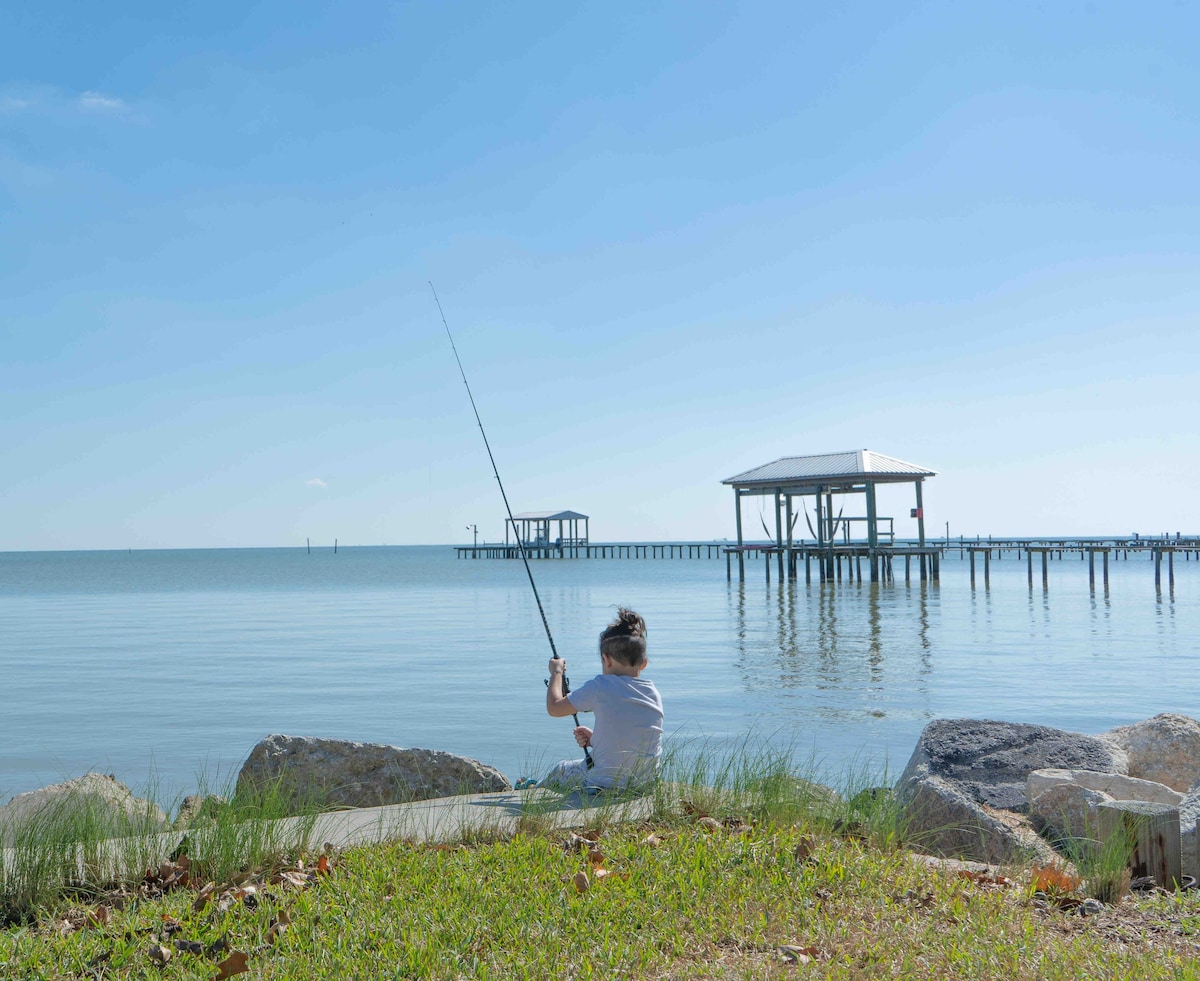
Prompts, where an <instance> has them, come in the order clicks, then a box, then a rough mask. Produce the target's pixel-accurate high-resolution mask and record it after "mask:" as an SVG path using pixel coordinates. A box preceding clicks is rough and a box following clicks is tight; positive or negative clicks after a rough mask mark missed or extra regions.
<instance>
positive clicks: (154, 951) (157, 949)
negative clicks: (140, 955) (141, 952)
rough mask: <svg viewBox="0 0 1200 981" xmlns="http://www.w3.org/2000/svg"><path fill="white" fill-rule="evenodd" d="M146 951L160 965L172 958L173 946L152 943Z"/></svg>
mask: <svg viewBox="0 0 1200 981" xmlns="http://www.w3.org/2000/svg"><path fill="white" fill-rule="evenodd" d="M146 953H147V954H149V955H150V960H152V961H154V963H155V964H158V965H160V966H161V965H163V964H166V963H167V961H169V960H170V959H171V948H170V947H164V946H163V945H162V944H151V945H150V949H149V950H147V951H146Z"/></svg>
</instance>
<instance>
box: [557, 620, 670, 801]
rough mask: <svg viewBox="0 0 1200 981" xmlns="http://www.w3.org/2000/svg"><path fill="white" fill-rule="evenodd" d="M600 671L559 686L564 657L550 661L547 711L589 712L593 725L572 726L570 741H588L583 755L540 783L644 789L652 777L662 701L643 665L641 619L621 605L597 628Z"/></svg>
mask: <svg viewBox="0 0 1200 981" xmlns="http://www.w3.org/2000/svg"><path fill="white" fill-rule="evenodd" d="M600 663H601V666H602V668H603V670H602V672H601V673H600V674H598V675H597V676H596V677H595V678H592V679H591V680H590V681H588V682H585V683H584V684H583V685H582V686H581V687H580V688H578V689H576V690H575V691H571V692H568V693H564V692H563V687H564V685H563V679H564V677H565V675H566V671H567V662H566V661H565V660H564V659H563V658H554V659H552V660H551V661H550V681H549V684H548V686H547V688H546V711H547V712H549V713H550V715H551V716H553V717H554V718H556V719H561V718H565V717H566V716H569V715H574V714H575V713H577V712H591V713H593V714H594V715H595V717H596V722H595V728H594V729H593V728H588V727H587V726H577V727H576V729H575V741H576V742H577V743H578V744H579V745H580V746H582V747H590V748H591V751H592V759H593V761H594V766H592V767H591V768H590V769H589V768H588V765H587V762H588V761H587V760H586V759H584V760H564V761H563V762H561V763H559V764H558V765H557V766H556V767H555V768H554V769H553V770H552V771H551V772H550V775H549V776H548V777H546V779H545V780H543V781H542V786H551V787H557V788H560V789H574V788H577V787H583V788H586V789H588V790H609V789H629V790H639V789H644V788H645V787H647V786H648V785H649V784H650V783H652V782H653V780H654V777H655V773H656V771H657V768H658V758H659V756H660V755H661V754H662V732H663V704H662V696H661V695H659V693H658V689H657V688H655V687H654V682H653V681H650V680H649V679H647V678H642V677H641V674H642V672H643V671H644V670H645V669H646V665H647V663H648V662H647V660H646V621H645V620H643V619H642V618H641V617H640V616H638V615H637V614H636V613H634V612H633V610H627V609H625V608H624V607H621V608H620V609H618V611H617V619H616V620H614V621H613V622H612V623H610V624H609V625H608V626H607V627H606V628H605V629H604V631H603V632H602V633H601V634H600Z"/></svg>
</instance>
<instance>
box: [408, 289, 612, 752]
mask: <svg viewBox="0 0 1200 981" xmlns="http://www.w3.org/2000/svg"><path fill="white" fill-rule="evenodd" d="M429 289H430V291H431V292H432V293H433V302H434V303H436V304H437V308H438V315H439V316H440V317H441V318H442V326H443V327H445V328H446V336H447V337H448V338H449V339H450V350H452V351H453V352H454V360H455V361H456V362H457V363H458V373H459V374H460V375H461V376H462V381H463V387H464V388H466V390H467V398H468V399H470V400H471V411H472V412H474V413H475V424H476V425H477V426H479V435H480V436H482V437H483V445H484V447H485V448H486V449H487V455H488V460H489V461H491V464H492V474H493V475H494V476H495V478H496V485H497V486H498V487H499V488H500V497H501V498H503V500H504V510H505V511H506V512H507V513H508V521H509V524H511V525H512V527H513V531H514V532H515V531H516V529H517V522H516V520H515V519H514V518H513V513H512V507H511V506H510V505H509V503H508V495H507V494H506V493H505V492H504V481H502V480H501V479H500V471H499V469H497V467H496V458H495V457H494V456H493V455H492V444H491V443H489V442H488V438H487V433H486V432H484V429H483V420H482V419H480V418H479V409H478V407H477V406H476V405H475V396H474V395H473V394H471V385H470V383H469V382H468V381H467V373H466V371H465V370H464V369H463V363H462V358H460V357H459V356H458V346H457V345H456V344H455V343H454V335H453V334H451V333H450V325H449V324H448V323H446V314H445V312H444V311H443V310H442V301H441V300H439V299H438V295H437V290H436V289H434V287H433V282H432V281H430V283H429ZM515 537H516V539H517V549H518V550H519V551H520V553H521V561H522V562H523V563H524V564H525V575H527V576H528V577H529V587H530V588H531V589H532V590H533V598H534V600H535V601H536V602H537V608H538V613H539V614H540V615H541V618H542V626H543V627H545V628H546V640H548V641H549V642H550V656H551V657H552V658H553V659H554V660H555V661H560V660H562V658H560V657H559V656H558V648H557V647H555V646H554V635H553V634H552V633H550V621H549V620H547V619H546V610H545V608H544V607H543V606H542V597H541V596H540V595H539V594H538V588H537V583H536V582H534V581H533V569H531V568H530V567H529V556H528V555H526V554H525V542H524V541H522V540H521V536H520V535H516V536H515ZM547 684H549V682H547ZM570 690H571V683H570V682H569V681H567V676H566V674H565V673H564V674H563V696H564V697H565V696H566V695H567V694H568V693H569V692H570ZM571 718H572V719H574V720H575V725H576V726H578V725H579V715H578V714H577V713H575V712H572V713H571ZM583 755H584V756H585V757H586V758H587V765H588V769H591V768H592V766H593V761H592V754H591V751H590V750H589V749H588V747H586V746H584V747H583Z"/></svg>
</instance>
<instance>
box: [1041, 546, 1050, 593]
mask: <svg viewBox="0 0 1200 981" xmlns="http://www.w3.org/2000/svg"><path fill="white" fill-rule="evenodd" d="M1049 564H1050V557H1049V555H1048V554H1047V553H1046V550H1045V549H1043V550H1042V589H1046V588H1047V586H1049V584H1050V576H1049V572H1048V567H1049Z"/></svg>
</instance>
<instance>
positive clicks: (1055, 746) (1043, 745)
mask: <svg viewBox="0 0 1200 981" xmlns="http://www.w3.org/2000/svg"><path fill="white" fill-rule="evenodd" d="M1123 764H1124V761H1123V760H1121V759H1120V758H1119V757H1118V755H1117V754H1116V753H1114V751H1113V750H1112V749H1111V748H1110V747H1109V746H1107V745H1106V744H1105V743H1103V742H1101V741H1100V740H1099V739H1097V738H1096V737H1094V736H1085V735H1082V734H1080V733H1073V732H1065V731H1063V730H1061V729H1052V728H1050V727H1049V726H1035V725H1025V724H1021V723H1012V722H993V721H988V720H977V719H939V720H937V721H935V722H931V723H930V724H929V725H927V726H926V727H925V730H924V731H923V732H922V733H921V738H920V740H918V742H917V746H916V749H914V750H913V755H912V757H911V758H910V759H909V761H908V765H907V766H906V767H905V769H904V772H903V773H902V774H901V776H900V780H899V782H898V783H897V785H896V797H897V801H898V802H899V804H900V807H901V814H902V818H903V820H904V822H905V825H906V827H907V829H908V837H909V838H910V839H911V840H912V842H913V844H914V845H916V846H917V847H919V848H922V849H923V850H926V851H931V852H934V853H936V854H940V855H949V856H954V857H959V858H968V859H974V860H976V861H980V862H1007V861H1014V860H1019V859H1021V858H1024V857H1027V856H1029V855H1030V854H1032V855H1034V856H1038V857H1041V858H1043V859H1050V858H1052V857H1053V852H1052V850H1051V849H1050V847H1049V846H1048V845H1047V844H1046V843H1045V842H1044V841H1043V840H1042V839H1040V838H1038V836H1037V835H1036V833H1035V832H1034V831H1033V829H1032V827H1031V825H1030V823H1029V821H1028V820H1027V819H1024V820H1022V819H1021V818H1020V816H1019V813H1018V814H1014V813H1009V812H1024V811H1026V810H1027V808H1028V801H1027V799H1026V796H1025V784H1026V780H1027V778H1028V776H1029V774H1030V773H1031V772H1033V771H1034V770H1040V769H1047V768H1059V769H1084V770H1099V771H1114V772H1119V771H1120V769H1121V768H1122V767H1123Z"/></svg>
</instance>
